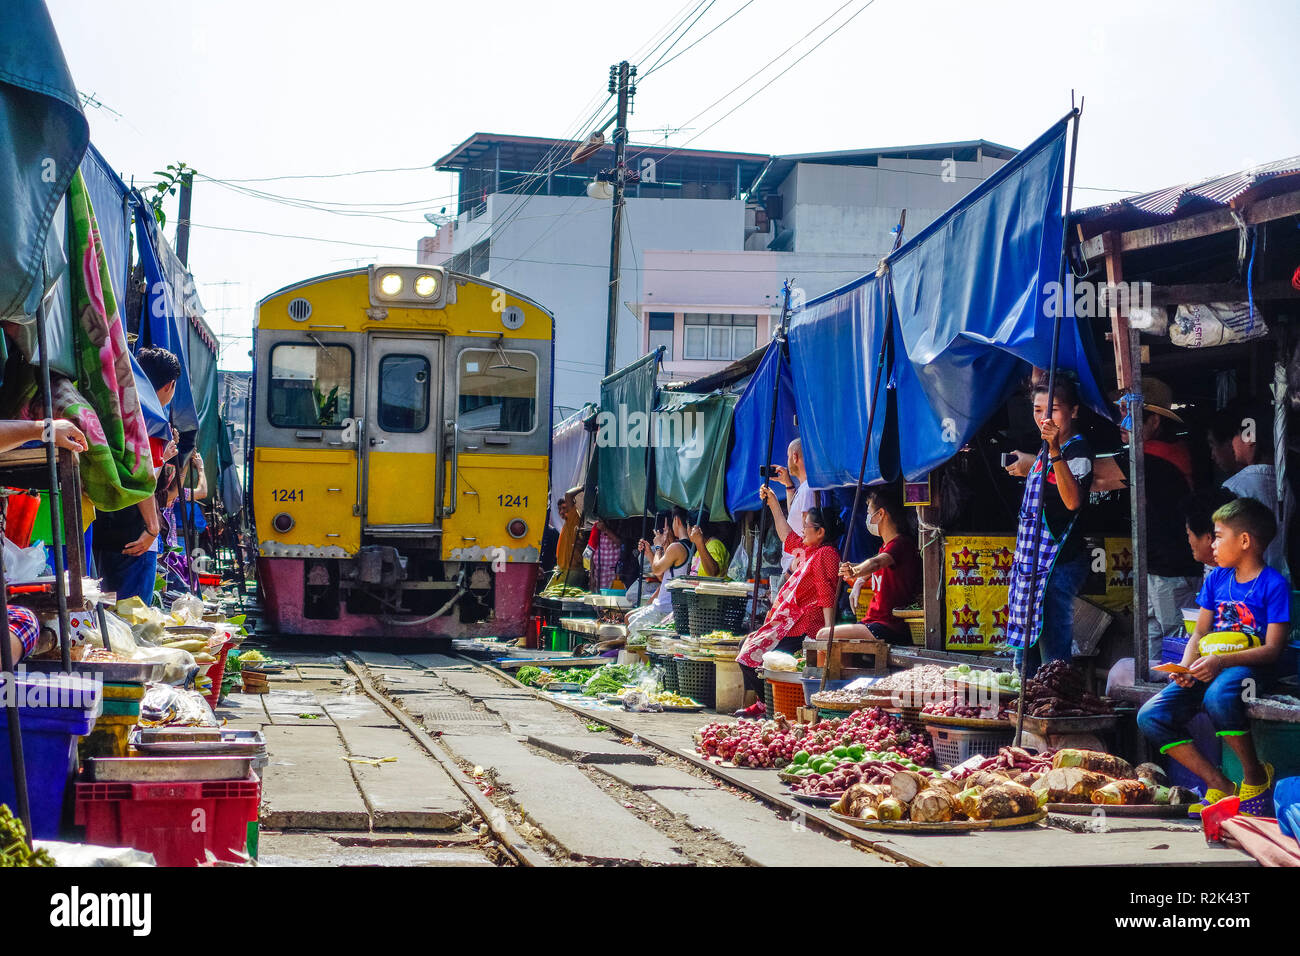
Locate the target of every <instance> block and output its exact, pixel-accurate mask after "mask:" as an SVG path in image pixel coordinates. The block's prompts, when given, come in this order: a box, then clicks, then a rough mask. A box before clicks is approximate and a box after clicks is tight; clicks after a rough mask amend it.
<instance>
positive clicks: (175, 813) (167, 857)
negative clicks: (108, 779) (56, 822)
mask: <svg viewBox="0 0 1300 956" xmlns="http://www.w3.org/2000/svg"><path fill="white" fill-rule="evenodd" d="M261 795H262V785H261V783H260V782H258V779H257V777H256V776H255V775H253V774H251V773H250V774H249V775H248V778H247V779H245V780H220V781H217V780H212V781H200V782H193V783H79V784H77V807H76V822H77V825H78V826H84V827H85V828H86V842H87V843H92V844H94V845H96V846H129V847H134V848H135V849H137V850H143V851H145V852H146V853H152V854H153V856H154V861H155V862H156V863H157V864H158V865H159V866H196V865H198V864H199V863H202V862H204V861H205V860H206V859H207V851H211V852H212V855H213V856H215V857H216V858H217V859H218V860H225V861H228V862H231V863H236V862H239V861H240V859H241V858H242V855H243V853H244V851H245V848H246V847H247V845H248V824H249V823H251V822H254V821H256V820H257V812H258V803H259V802H260V800H261ZM200 824H201V825H200Z"/></svg>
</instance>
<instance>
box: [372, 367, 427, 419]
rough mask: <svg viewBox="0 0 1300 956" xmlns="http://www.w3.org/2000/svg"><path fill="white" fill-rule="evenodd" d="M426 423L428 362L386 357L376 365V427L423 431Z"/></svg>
mask: <svg viewBox="0 0 1300 956" xmlns="http://www.w3.org/2000/svg"><path fill="white" fill-rule="evenodd" d="M428 424H429V360H428V359H426V358H425V357H424V356H422V355H385V356H384V357H383V359H381V360H380V362H379V427H380V428H382V429H383V430H384V431H386V432H422V431H424V429H425V428H426V427H427V426H428Z"/></svg>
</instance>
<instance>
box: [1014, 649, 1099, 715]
mask: <svg viewBox="0 0 1300 956" xmlns="http://www.w3.org/2000/svg"><path fill="white" fill-rule="evenodd" d="M1023 696H1024V698H1025V713H1027V714H1028V715H1029V716H1031V717H1088V716H1092V715H1097V714H1110V713H1114V710H1115V708H1114V706H1113V705H1112V704H1111V702H1110V701H1108V700H1106V699H1104V698H1101V697H1098V696H1096V695H1095V694H1090V693H1088V692H1087V691H1085V690H1084V689H1083V676H1082V675H1081V674H1080V673H1079V672H1078V671H1076V670H1075V669H1074V668H1073V667H1071V666H1070V665H1069V663H1068V662H1066V661H1051V662H1049V663H1047V664H1044V665H1043V666H1042V667H1040V668H1039V669H1038V673H1037V674H1035V675H1034V676H1033V677H1031V678H1030V679H1029V680H1027V681H1025V689H1024V695H1023Z"/></svg>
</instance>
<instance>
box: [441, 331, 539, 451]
mask: <svg viewBox="0 0 1300 956" xmlns="http://www.w3.org/2000/svg"><path fill="white" fill-rule="evenodd" d="M458 390H459V399H458V405H457V408H458V411H459V416H458V421H459V424H460V427H461V428H463V429H468V430H470V431H483V432H531V431H532V430H533V427H534V426H535V425H536V423H537V356H536V355H535V354H533V353H532V352H516V351H513V350H507V349H494V350H488V349H466V350H465V351H463V352H461V353H460V379H459V386H458Z"/></svg>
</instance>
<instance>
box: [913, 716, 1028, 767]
mask: <svg viewBox="0 0 1300 956" xmlns="http://www.w3.org/2000/svg"><path fill="white" fill-rule="evenodd" d="M925 729H926V731H927V732H928V733H929V734H930V745H931V746H932V747H933V748H934V761H935V763H936V764H937V765H938V766H939V767H941V768H942V769H944V770H949V769H951V768H953V767H955V766H957V765H958V764H959V763H965V762H966V761H967V760H969V759H970V758H971V757H973V756H975V755H976V754H983V755H984V756H986V757H991V756H993V755H994V754H996V753H997V752H998V751H999V750H1001V749H1002V748H1003V747H1006V746H1008V745H1009V744H1010V743H1011V741H1012V740H1014V739H1015V736H1016V731H1015V728H1013V727H1010V726H1008V727H1007V728H1006V729H1005V730H973V729H968V728H964V727H942V726H940V725H938V724H927V725H926V728H925Z"/></svg>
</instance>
